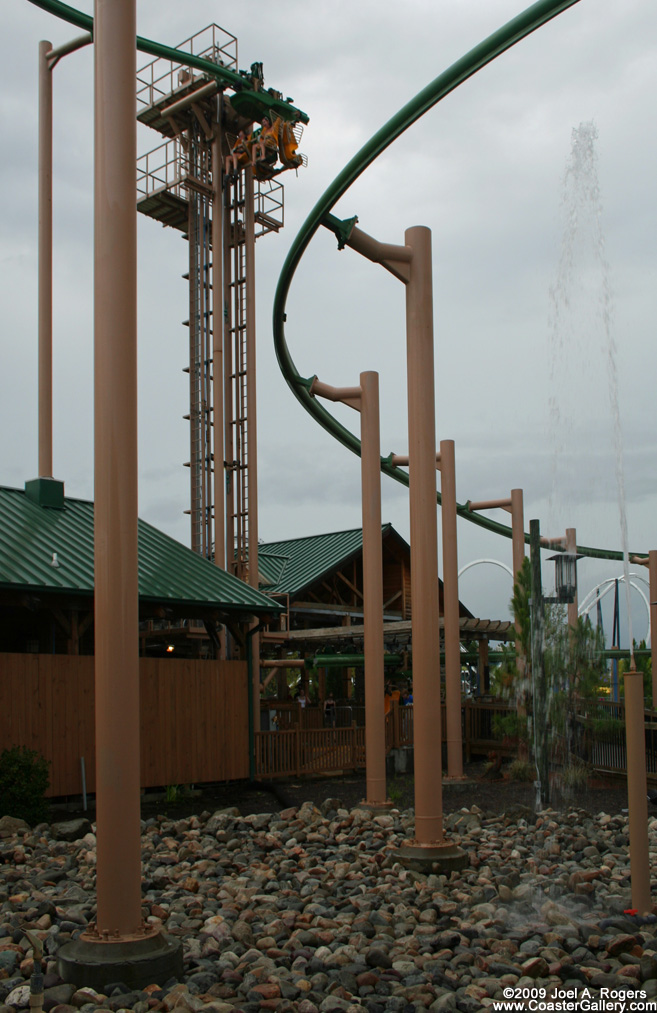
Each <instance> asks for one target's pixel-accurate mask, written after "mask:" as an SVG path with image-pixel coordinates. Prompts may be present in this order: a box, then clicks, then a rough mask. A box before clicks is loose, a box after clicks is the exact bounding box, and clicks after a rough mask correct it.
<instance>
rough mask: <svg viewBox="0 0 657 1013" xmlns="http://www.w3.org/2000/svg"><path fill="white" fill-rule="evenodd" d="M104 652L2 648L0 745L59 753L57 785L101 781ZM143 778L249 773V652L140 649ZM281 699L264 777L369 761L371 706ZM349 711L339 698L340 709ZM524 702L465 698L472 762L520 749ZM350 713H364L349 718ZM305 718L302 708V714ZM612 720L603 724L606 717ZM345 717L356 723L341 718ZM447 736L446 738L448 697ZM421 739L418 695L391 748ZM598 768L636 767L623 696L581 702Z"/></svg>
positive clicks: (649, 727) (261, 763)
mask: <svg viewBox="0 0 657 1013" xmlns="http://www.w3.org/2000/svg"><path fill="white" fill-rule="evenodd" d="M93 665H94V659H93V657H89V656H71V655H57V654H45V655H44V654H41V655H37V654H2V653H0V750H2V749H5V748H8V747H11V746H27V747H28V748H30V749H35V750H38V751H39V752H40V753H42V754H43V755H44V756H45V757H46V759H47V760H48V761H49V762H50V765H51V766H50V788H49V791H48V794H49V795H50V796H55V797H58V796H66V795H79V794H81V792H82V772H81V762H80V761H81V759H84V761H85V769H86V788H87V790H88V791H89V792H93V791H95V733H94V670H93ZM139 678H140V711H141V739H140V745H141V784H142V787H144V788H147V787H160V786H163V785H169V784H202V783H207V782H212V781H229V780H241V779H245V778H248V777H249V740H248V688H247V668H246V664H245V663H244V662H237V661H223V662H221V661H201V660H180V659H170V658H166V659H158V660H155V659H146V658H143V659H140V662H139ZM273 706H276V707H277V712H278V713H280V714H281V715H284V720H283V722H282V723H281V725H280V726H279V728H278V730H276V731H269V732H267V731H263V732H258V733H256V735H255V772H256V777H258V778H267V777H298V776H300V775H303V774H310V775H313V774H321V773H325V772H330V771H336V770H353V769H358V768H363V767H364V766H365V728H364V725H363V720H364V709H363V708H357V707H353V708H349V707H346V708H343V710H344V714H342V715H341V719H340V721H339V722H338V723H337V724H338V727H335V728H326V727H322V724H323V714H322V712H321V710H320V708H317V707H314V708H313V707H307V708H305V709H303V710H301V709H300V708H299V707H298V705H296V704H294V705H292V704H289V705H287V706H285V707H284V706H282V705H280V704H273ZM338 712H339V713H340V708H338ZM511 713H513V711H512V709H511V708H510V707H509V706H508V705H507V704H504V703H501V702H497V701H487V700H486V701H470V700H467V701H465V702H464V705H463V707H462V711H461V715H462V735H463V747H464V755H465V759H466V761H469V760H470V759H471V758H472V757H473V756H484V757H485V756H486V755H487V754H488V753H489V752H490V751H495V752H497V753H507V754H510V753H511V752H513V749H514V747H513V745H512V744H510V743H505V742H504V741H502V740H500V737H499V735H496V734H495V718H496V716H499V717H504V716H506V715H509V714H511ZM347 717H351V718H354V720H353V721H351V722H350V723H349V724H348V725H347V724H346V720H347ZM295 718H296V719H297V720H296V722H295ZM601 718H603V719H604V718H607V719H612V720H607V721H606V722H603V725H602V726H601V725H600V719H601ZM343 720H344V722H345V727H339V725H340V723H341V722H342V721H343ZM442 741H443V743H444V742H445V741H446V734H445V708H444V706H443V708H442ZM412 744H413V706H412V705H411V706H407V707H397V706H393V708H392V710H391V712H390V714H388V715H387V717H386V749H387V751H389V750H391V749H395V748H404V747H407V746H412ZM568 749H569V752H570V754H571V755H573V754H574V755H579V756H581V758H582V759H583V760H585V761H586V762H588V763H590V764H591V765H592V766H594V767H596V768H597V769H601V770H607V771H617V772H619V773H620V772H624V771H625V769H626V748H625V712H624V705H623V704H622V703H619V704H609V703H606V702H604V703H602V702H601V703H598V704H595V705H594V706H593V709H591V708H590V707H588V708H586V709H585V708H583V707H582V708H578V713H577V715H576V716H575V720H574V721H573V725H572V728H571V734H570V736H569V741H568ZM646 766H647V771H648V776H649V778H650V780H651V781H655V780H656V779H657V712H654V711H653V712H646Z"/></svg>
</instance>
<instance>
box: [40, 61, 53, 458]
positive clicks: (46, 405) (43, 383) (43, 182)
mask: <svg viewBox="0 0 657 1013" xmlns="http://www.w3.org/2000/svg"><path fill="white" fill-rule="evenodd" d="M51 50H52V43H50V42H46V41H43V42H40V43H39V268H38V278H39V477H41V478H52V71H51V69H50V64H49V61H48V53H49V52H51Z"/></svg>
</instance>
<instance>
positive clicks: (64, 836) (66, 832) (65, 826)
mask: <svg viewBox="0 0 657 1013" xmlns="http://www.w3.org/2000/svg"><path fill="white" fill-rule="evenodd" d="M50 831H51V833H52V835H53V837H54V838H55V839H56V840H58V841H79V840H80V838H81V837H84V836H85V834H90V833H91V823H90V822H89V820H87V819H84V817H81V818H80V819H75V820H63V821H62V822H60V823H53V824H52V826H51V828H50Z"/></svg>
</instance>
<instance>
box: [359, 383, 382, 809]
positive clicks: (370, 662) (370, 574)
mask: <svg viewBox="0 0 657 1013" xmlns="http://www.w3.org/2000/svg"><path fill="white" fill-rule="evenodd" d="M360 388H361V398H360V410H361V415H360V433H361V480H362V511H363V622H364V625H365V635H364V651H365V764H366V781H367V799H366V801H367V802H368V803H369V804H372V805H381V804H382V803H385V802H386V794H387V793H386V747H385V707H384V677H383V554H382V542H381V444H380V432H379V430H380V427H379V374H378V373H375V372H367V373H361V374H360Z"/></svg>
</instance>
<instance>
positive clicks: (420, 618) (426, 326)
mask: <svg viewBox="0 0 657 1013" xmlns="http://www.w3.org/2000/svg"><path fill="white" fill-rule="evenodd" d="M405 241H406V245H407V246H408V247H410V248H411V250H412V264H411V271H410V279H409V281H408V284H407V286H406V347H407V363H408V366H407V371H408V378H407V384H408V438H409V448H408V457H409V496H410V521H411V524H410V527H411V596H412V600H413V703H414V706H413V716H414V739H415V837H416V842H417V843H418V844H420V845H430V844H434V843H441V842H442V840H443V813H442V810H443V799H442V757H441V734H440V723H441V714H440V642H439V632H438V630H439V628H438V614H439V606H438V533H437V515H436V435H435V433H436V410H435V396H434V358H433V286H432V277H431V232H430V230H429V229H427V228H425V227H424V226H415V227H414V228H410V229H407V230H406V233H405Z"/></svg>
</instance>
